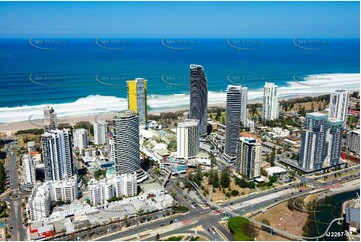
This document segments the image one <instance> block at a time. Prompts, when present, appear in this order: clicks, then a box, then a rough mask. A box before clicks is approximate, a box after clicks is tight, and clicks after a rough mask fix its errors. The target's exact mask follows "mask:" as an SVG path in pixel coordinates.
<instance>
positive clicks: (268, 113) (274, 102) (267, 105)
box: [262, 82, 279, 121]
mask: <svg viewBox="0 0 361 242" xmlns="http://www.w3.org/2000/svg"><path fill="white" fill-rule="evenodd" d="M278 117H279V100H278V90H277V85H275V84H274V83H268V82H266V84H265V86H264V89H263V108H262V119H263V120H264V121H268V120H275V119H278Z"/></svg>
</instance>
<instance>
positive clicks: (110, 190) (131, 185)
mask: <svg viewBox="0 0 361 242" xmlns="http://www.w3.org/2000/svg"><path fill="white" fill-rule="evenodd" d="M88 190H89V199H90V203H91V204H92V205H93V206H96V205H102V204H106V203H108V202H109V200H110V199H112V198H120V197H133V196H136V195H137V194H138V184H137V173H136V172H134V173H132V174H123V175H118V176H115V177H112V178H110V179H102V180H100V181H97V180H94V179H92V180H91V181H90V182H89V184H88Z"/></svg>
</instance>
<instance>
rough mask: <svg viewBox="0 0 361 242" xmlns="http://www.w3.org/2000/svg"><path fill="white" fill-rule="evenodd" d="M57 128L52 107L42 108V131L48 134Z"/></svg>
mask: <svg viewBox="0 0 361 242" xmlns="http://www.w3.org/2000/svg"><path fill="white" fill-rule="evenodd" d="M56 126H57V117H56V112H55V111H54V109H53V108H52V107H49V106H46V107H44V131H45V132H48V131H50V130H54V129H56Z"/></svg>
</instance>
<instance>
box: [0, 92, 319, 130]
mask: <svg viewBox="0 0 361 242" xmlns="http://www.w3.org/2000/svg"><path fill="white" fill-rule="evenodd" d="M306 96H310V97H316V96H319V94H311V95H309V94H305V95H294V96H290V97H287V98H280V101H281V100H288V99H293V98H302V97H306ZM261 101H262V99H260V98H257V99H254V100H251V101H249V102H248V103H249V104H255V103H261ZM44 106H45V105H44ZM208 107H213V108H214V107H220V108H225V107H226V103H217V104H210V105H208ZM179 111H184V112H186V111H188V109H187V108H184V107H178V108H177V107H170V108H164V109H161V110H149V111H148V114H151V115H158V116H159V115H160V114H161V113H167V112H179ZM116 113H117V112H106V113H102V112H100V113H98V114H90V115H71V116H64V117H58V124H63V123H69V124H70V125H75V124H76V123H78V122H81V121H85V122H90V123H92V124H94V123H95V122H97V121H99V120H108V119H111V118H112V117H113V116H114V115H115V114H116ZM38 128H43V119H36V118H33V117H32V116H30V117H29V119H28V120H27V121H18V122H10V123H2V124H0V133H5V134H6V135H7V136H11V135H13V134H14V133H15V132H16V131H18V130H26V129H38Z"/></svg>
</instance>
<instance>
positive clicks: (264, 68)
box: [0, 38, 360, 123]
mask: <svg viewBox="0 0 361 242" xmlns="http://www.w3.org/2000/svg"><path fill="white" fill-rule="evenodd" d="M359 53H360V41H359V39H292V38H290V39H241V38H238V39H237V38H235V39H232V38H228V39H227V38H224V39H179V38H178V39H170V38H168V39H166V38H164V39H126V38H122V39H115V38H113V39H109V38H108V39H107V38H95V39H91V38H89V39H60V38H58V39H50V38H48V39H46V38H42V39H41V38H32V39H25V38H24V39H9V38H8V39H0V60H1V61H0V82H1V85H0V91H1V95H0V115H1V116H0V123H9V122H15V121H23V120H27V119H28V117H29V116H30V115H34V116H38V117H41V115H42V106H44V105H52V106H54V108H55V110H56V112H57V113H58V115H59V116H64V117H65V116H71V115H89V114H97V113H102V112H113V111H119V110H122V109H126V107H127V103H126V96H127V91H126V81H127V80H129V79H134V78H137V77H143V78H145V79H147V80H148V89H147V94H148V106H149V109H150V110H155V111H156V110H160V111H161V110H167V109H168V110H170V109H174V108H180V107H184V108H186V107H187V106H188V99H189V97H188V95H187V94H188V93H189V65H190V64H200V65H202V66H203V67H204V70H205V73H206V76H207V79H208V89H209V103H210V104H219V103H223V102H225V94H224V92H225V90H226V88H227V85H242V86H247V87H248V88H249V90H250V91H249V97H248V98H249V100H250V101H251V100H256V99H259V98H261V96H262V87H263V86H264V83H265V82H274V83H276V84H277V85H278V86H279V89H280V94H281V97H284V98H286V97H291V96H299V95H308V94H310V95H311V94H319V93H325V94H326V93H329V92H331V91H333V90H335V89H339V88H343V89H349V90H358V89H359V84H360V75H359V73H360V56H359Z"/></svg>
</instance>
